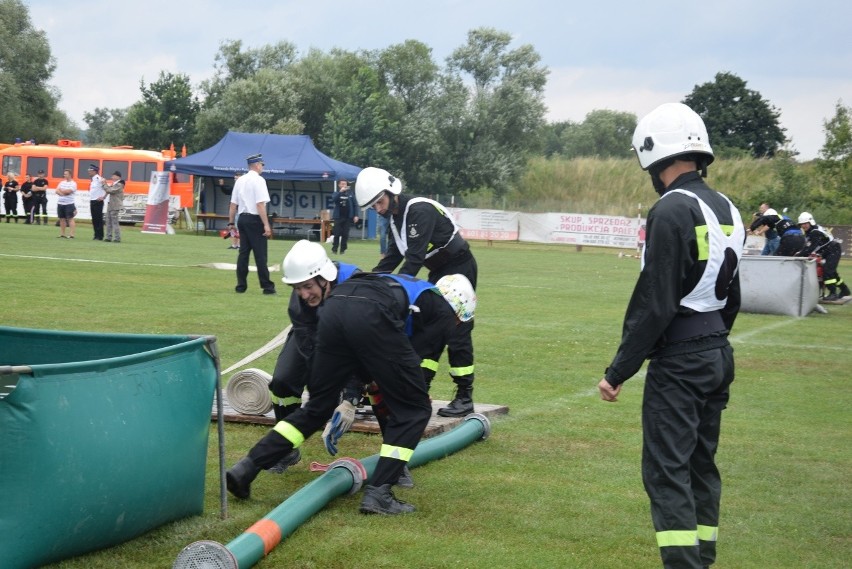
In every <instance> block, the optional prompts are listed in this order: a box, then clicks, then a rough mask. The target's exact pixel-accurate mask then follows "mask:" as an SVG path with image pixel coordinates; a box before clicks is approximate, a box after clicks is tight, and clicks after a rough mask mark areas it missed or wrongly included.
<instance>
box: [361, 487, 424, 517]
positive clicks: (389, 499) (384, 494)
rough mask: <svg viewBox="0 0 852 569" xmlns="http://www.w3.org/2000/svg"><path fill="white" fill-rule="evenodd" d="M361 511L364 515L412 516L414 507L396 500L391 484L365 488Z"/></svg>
mask: <svg viewBox="0 0 852 569" xmlns="http://www.w3.org/2000/svg"><path fill="white" fill-rule="evenodd" d="M360 511H361V513H362V514H383V515H386V516H394V515H396V514H410V513H411V512H413V511H414V506H412V505H411V504H406V503H405V502H402V501H400V500H397V499H396V496H394V495H393V492H391V485H390V484H382V485H381V486H370V485H367V486H365V487H364V497H363V498H362V499H361V507H360Z"/></svg>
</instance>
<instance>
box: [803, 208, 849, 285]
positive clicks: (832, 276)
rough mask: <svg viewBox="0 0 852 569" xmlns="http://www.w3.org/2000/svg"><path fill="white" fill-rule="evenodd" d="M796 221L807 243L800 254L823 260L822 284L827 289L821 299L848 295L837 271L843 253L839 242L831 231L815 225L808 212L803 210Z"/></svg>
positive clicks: (812, 217)
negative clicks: (818, 257) (817, 256)
mask: <svg viewBox="0 0 852 569" xmlns="http://www.w3.org/2000/svg"><path fill="white" fill-rule="evenodd" d="M798 221H799V227H801V228H802V231H804V232H805V239H807V245H806V246H805V248H804V249H802V252H801V256H802V257H810V256H811V255H819V256H820V257H822V260H823V265H822V278H823V285H824V286H825V288H826V289H827V291H828V294H827V295H825V297H823V300H828V301H832V300H840V299H842V298H844V297H846V296H849V295H850V292H849V287H848V286H846V283H845V282H843V278H842V277H841V276H840V274H839V273H838V272H837V265H838V264H839V263H840V256H841V255H842V254H843V251H842V250H841V248H840V243H838V242H837V240H836V239H834V237H833V236H832V235H831V232H829V231H828V230H826V229H824V228H823V227H820V226H819V225H817V222H816V221H814V216H813V215H811V214H810V213H808V212H806V211H803V212H802V213H801V214H800V215H799V220H798ZM838 289H839V290H838Z"/></svg>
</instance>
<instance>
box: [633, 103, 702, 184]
mask: <svg viewBox="0 0 852 569" xmlns="http://www.w3.org/2000/svg"><path fill="white" fill-rule="evenodd" d="M633 150H634V151H635V152H636V156H637V157H638V158H639V164H640V165H641V166H642V169H643V170H647V169H648V168H650V167H652V166H653V165H654V164H657V163H658V162H661V161H663V160H666V159H669V158H675V157H677V156H681V155H686V154H703V155H705V156H706V158H705V160H704V164H703V166H707V165H709V164H710V163H711V162H713V158H714V157H713V149H712V148H710V139H709V137H708V136H707V127H706V126H704V121H703V120H701V117H700V116H698V113H696V112H695V111H693V110H692V109H690V108H689V107H687V106H686V105H684V104H683V103H665V104H663V105H660V106H659V107H657V108H656V109H654V110H653V111H651V112H650V113H648V114H647V115H645V116H644V117H643V118H642V120H640V121H639V124H637V125H636V130H635V131H634V132H633Z"/></svg>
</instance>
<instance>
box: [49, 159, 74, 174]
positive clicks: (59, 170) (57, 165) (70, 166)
mask: <svg viewBox="0 0 852 569" xmlns="http://www.w3.org/2000/svg"><path fill="white" fill-rule="evenodd" d="M65 170H71V172H72V173H73V172H74V159H73V158H54V159H53V170H51V171H50V177H51V178H62V177H63V176H64V175H65Z"/></svg>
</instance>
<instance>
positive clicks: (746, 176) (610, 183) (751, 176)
mask: <svg viewBox="0 0 852 569" xmlns="http://www.w3.org/2000/svg"><path fill="white" fill-rule="evenodd" d="M708 183H709V184H710V185H711V186H712V187H713V188H714V189H717V190H719V191H720V192H723V193H725V194H726V195H727V196H728V197H730V198H731V199H732V200H733V201H734V203H736V204H737V205H738V206H739V207H740V208H741V209H742V211H743V212H747V211H751V210H752V209H754V210H756V209H757V206H758V205H759V203H760V200H761V198H762V195H764V194H766V193H767V192H768V191H769V190H770V189H771V188H772V185H773V184H774V183H775V172H774V170H773V167H772V164H771V162H770V161H768V160H751V159H734V160H720V161H719V162H717V163H714V164H713V165H711V167H710V170H709V176H708ZM657 197H658V196H657V195H656V194H655V193H654V190H653V188H652V187H651V183H650V180H649V178H648V174H647V173H646V172H643V171H642V170H641V169H640V168H639V165H638V163H637V162H636V160H635V159H633V158H630V159H626V158H625V159H615V158H607V159H597V158H575V159H573V160H564V159H559V158H552V159H548V158H534V159H532V160H530V162H529V163H528V166H527V169H526V172H525V174H524V176H523V177H522V179H521V181H520V183H519V185H518V188H517V190H515V191H513V192H511V193H510V194H509V195H508V196H507V197H506V200H507V207H508V208H509V209H518V210H521V211H527V212H547V211H564V212H578V213H600V214H605V215H625V216H633V215H636V213H637V210H638V208H639V205H640V204H641V205H642V211H643V212H645V213H647V210H648V207H649V206H650V204H652V203H653V202H654V201H656V199H657Z"/></svg>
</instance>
